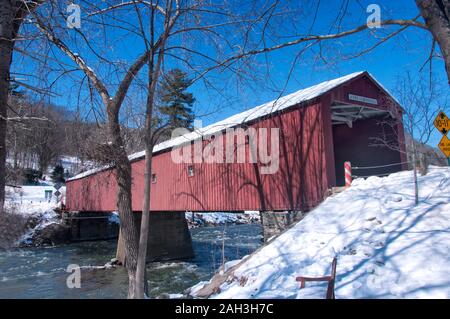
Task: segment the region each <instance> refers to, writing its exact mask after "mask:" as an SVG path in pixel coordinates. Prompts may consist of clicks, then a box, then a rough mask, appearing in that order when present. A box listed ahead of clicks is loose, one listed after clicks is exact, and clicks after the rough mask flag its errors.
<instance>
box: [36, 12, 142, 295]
mask: <svg viewBox="0 0 450 319" xmlns="http://www.w3.org/2000/svg"><path fill="white" fill-rule="evenodd" d="M50 10H51V11H49V12H47V14H49V15H51V13H52V12H53V10H55V11H56V12H58V4H57V3H52V6H51V8H50ZM61 12H62V10H59V13H61ZM33 18H34V23H35V25H36V26H37V28H38V29H39V30H40V31H41V32H42V34H44V35H45V37H46V38H47V39H48V40H49V41H50V42H51V43H52V44H53V45H54V46H55V47H57V48H58V49H59V50H60V51H61V52H62V53H64V54H65V55H66V56H67V57H68V58H70V59H71V60H72V61H73V63H74V64H75V66H76V67H77V68H78V69H79V70H80V71H82V72H83V73H84V74H85V76H86V77H87V78H88V79H89V81H90V85H91V87H92V89H93V90H95V92H96V93H97V94H98V96H100V99H101V102H102V104H103V106H104V108H105V110H106V116H107V121H106V127H107V132H108V139H109V140H108V141H107V144H106V147H107V148H108V155H109V157H110V161H111V163H112V164H113V166H114V167H115V171H116V179H117V184H118V191H117V209H118V212H119V216H120V220H121V235H122V236H123V238H124V242H123V243H124V247H125V255H126V260H125V267H126V268H127V271H128V277H129V289H128V297H129V298H134V297H135V294H136V288H135V282H136V281H135V278H136V268H137V254H138V234H137V227H136V220H135V218H134V216H133V211H132V207H131V165H130V161H129V160H128V156H127V153H126V150H125V144H124V140H123V138H122V134H121V125H120V120H119V116H120V110H121V107H122V104H123V101H124V99H125V96H126V94H127V92H128V90H129V88H130V85H131V83H132V82H133V80H134V79H135V77H136V76H137V74H138V72H139V71H140V70H141V68H142V67H143V66H144V65H145V64H146V62H147V60H148V57H149V52H148V51H145V50H144V52H142V53H141V54H140V55H139V56H138V57H137V58H136V59H135V60H134V61H133V62H132V63H131V65H130V66H129V67H128V68H127V69H126V71H125V73H124V76H123V77H122V78H121V79H120V80H119V84H118V85H117V89H116V91H115V93H114V94H112V92H111V89H110V88H108V87H107V84H106V82H105V81H104V80H103V79H102V78H101V77H100V76H99V74H98V73H96V72H95V71H94V68H93V67H91V66H90V65H88V63H87V62H86V61H87V60H86V59H84V58H83V57H81V56H80V54H79V53H77V52H75V51H74V50H73V49H71V48H70V47H69V45H68V44H66V43H65V42H64V41H63V40H61V39H60V38H59V36H58V33H57V32H56V29H55V27H54V25H53V24H52V23H53V21H52V20H46V19H45V18H44V17H43V16H42V15H41V14H37V13H34V14H33ZM77 31H78V32H79V33H81V31H80V30H77ZM82 36H83V39H84V40H85V41H86V42H87V44H88V45H89V39H88V38H86V37H85V36H84V34H83V35H82ZM99 59H102V58H101V57H99Z"/></svg>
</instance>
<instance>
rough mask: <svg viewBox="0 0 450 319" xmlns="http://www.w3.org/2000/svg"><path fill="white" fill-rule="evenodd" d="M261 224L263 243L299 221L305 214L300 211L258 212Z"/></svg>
mask: <svg viewBox="0 0 450 319" xmlns="http://www.w3.org/2000/svg"><path fill="white" fill-rule="evenodd" d="M260 215H261V224H262V227H263V237H264V242H267V241H268V240H269V239H270V238H271V237H273V236H276V235H279V234H281V233H282V232H283V231H285V230H286V229H288V228H289V227H290V226H291V225H292V224H294V223H296V222H298V221H300V220H302V219H303V217H305V216H306V212H301V211H283V212H274V211H266V212H260Z"/></svg>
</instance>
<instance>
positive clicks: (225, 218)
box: [186, 211, 260, 227]
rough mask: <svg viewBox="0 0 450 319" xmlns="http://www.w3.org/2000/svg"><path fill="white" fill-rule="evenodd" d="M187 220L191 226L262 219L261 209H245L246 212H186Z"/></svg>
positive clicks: (245, 222)
mask: <svg viewBox="0 0 450 319" xmlns="http://www.w3.org/2000/svg"><path fill="white" fill-rule="evenodd" d="M186 220H187V221H188V224H189V226H191V227H198V226H212V225H224V224H247V223H253V222H258V221H259V220H260V217H259V211H245V212H244V213H224V212H211V213H192V212H186Z"/></svg>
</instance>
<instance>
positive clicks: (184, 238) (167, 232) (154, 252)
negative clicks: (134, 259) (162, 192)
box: [116, 212, 194, 263]
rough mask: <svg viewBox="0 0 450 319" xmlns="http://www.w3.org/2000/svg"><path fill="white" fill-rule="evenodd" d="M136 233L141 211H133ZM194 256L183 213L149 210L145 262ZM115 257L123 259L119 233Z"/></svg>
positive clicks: (122, 261) (119, 259) (122, 260)
mask: <svg viewBox="0 0 450 319" xmlns="http://www.w3.org/2000/svg"><path fill="white" fill-rule="evenodd" d="M134 216H135V218H136V220H137V227H138V233H139V232H140V225H141V222H140V221H141V213H135V215H134ZM192 257H194V250H193V248H192V239H191V233H190V232H189V228H188V225H187V221H186V218H185V217H184V213H179V212H151V213H150V221H149V234H148V244H147V262H152V261H165V260H175V259H188V258H192ZM116 258H117V259H118V261H120V262H121V263H124V261H125V252H124V249H123V242H122V238H121V236H120V235H119V240H118V244H117V255H116Z"/></svg>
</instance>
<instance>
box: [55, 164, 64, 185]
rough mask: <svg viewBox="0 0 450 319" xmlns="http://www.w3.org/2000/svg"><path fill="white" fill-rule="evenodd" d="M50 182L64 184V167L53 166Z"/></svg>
mask: <svg viewBox="0 0 450 319" xmlns="http://www.w3.org/2000/svg"><path fill="white" fill-rule="evenodd" d="M52 180H53V181H54V182H55V183H65V178H64V167H62V165H59V164H57V165H55V167H54V168H53V172H52Z"/></svg>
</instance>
